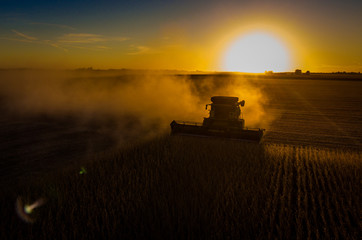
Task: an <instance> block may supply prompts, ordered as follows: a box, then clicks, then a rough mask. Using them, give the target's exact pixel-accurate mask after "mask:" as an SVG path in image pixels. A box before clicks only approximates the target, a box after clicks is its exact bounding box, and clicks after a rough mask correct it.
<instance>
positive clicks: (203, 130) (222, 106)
mask: <svg viewBox="0 0 362 240" xmlns="http://www.w3.org/2000/svg"><path fill="white" fill-rule="evenodd" d="M211 102H212V103H210V104H206V110H207V109H208V108H209V106H210V111H209V117H207V118H204V121H203V123H202V124H200V123H191V122H183V121H182V122H181V121H175V120H174V121H172V122H171V124H170V125H171V135H197V136H213V137H223V138H234V139H240V140H249V141H257V142H259V141H260V140H261V138H262V136H263V133H264V129H260V128H256V129H249V128H245V120H244V119H243V118H242V114H241V109H240V107H243V106H244V105H245V101H244V100H242V101H240V102H239V98H238V97H227V96H214V97H211ZM240 116H241V117H240Z"/></svg>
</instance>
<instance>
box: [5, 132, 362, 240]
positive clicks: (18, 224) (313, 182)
mask: <svg viewBox="0 0 362 240" xmlns="http://www.w3.org/2000/svg"><path fill="white" fill-rule="evenodd" d="M361 157H362V156H361V153H357V152H353V151H339V150H318V149H314V148H311V147H292V146H286V145H259V144H253V143H242V142H236V141H226V140H218V139H199V138H192V137H162V138H157V139H154V140H152V141H149V142H146V143H143V144H139V145H134V146H128V147H124V148H122V149H120V150H119V151H118V152H114V153H112V154H111V153H108V154H101V155H98V156H97V157H95V158H94V160H93V161H92V162H88V164H87V166H86V169H87V173H86V174H79V169H77V168H74V169H68V170H66V171H64V172H61V171H59V172H57V173H55V174H53V175H44V176H43V177H42V178H40V179H38V180H37V181H36V184H34V185H30V186H29V185H26V186H24V187H20V188H18V189H17V190H16V191H10V192H7V193H6V194H1V203H0V204H1V209H2V218H1V226H2V229H3V230H2V231H1V234H2V236H1V238H2V239H15V238H18V239H20V238H26V239H59V238H63V239H98V238H99V237H100V238H103V239H135V238H137V239H138V238H151V239H154V238H158V239H160V238H162V239H174V238H177V239H179V238H192V239H220V238H222V239H223V238H232V239H256V238H258V239H270V238H273V239H274V238H279V239H291V238H297V239H307V238H310V239H359V236H360V221H359V219H360V210H361V209H360V194H359V189H360V173H361V166H362V164H361ZM18 197H21V199H22V202H23V203H31V202H32V201H35V200H37V199H38V198H40V197H42V198H45V199H46V200H47V202H46V204H45V205H44V206H41V207H40V208H39V209H35V211H34V213H32V214H31V215H30V216H31V217H32V218H34V219H35V222H34V223H32V224H29V223H25V222H24V221H22V220H21V219H20V218H19V217H18V216H17V215H16V212H15V210H14V209H15V203H16V199H17V198H18Z"/></svg>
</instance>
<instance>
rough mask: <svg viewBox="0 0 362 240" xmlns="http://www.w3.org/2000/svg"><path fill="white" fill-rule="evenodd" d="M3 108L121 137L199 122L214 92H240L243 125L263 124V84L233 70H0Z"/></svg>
mask: <svg viewBox="0 0 362 240" xmlns="http://www.w3.org/2000/svg"><path fill="white" fill-rule="evenodd" d="M0 74H1V81H0V89H1V90H0V96H1V98H0V99H1V102H2V103H1V104H2V107H3V108H4V109H5V110H6V111H7V112H10V113H13V114H20V115H24V116H34V115H43V116H46V117H50V118H53V117H54V118H58V119H59V118H60V119H66V120H69V119H72V121H75V122H77V123H78V125H79V126H81V127H86V128H87V127H90V128H92V129H97V130H98V131H104V132H106V133H109V134H115V133H117V134H118V136H120V138H122V137H124V138H129V137H140V136H144V137H147V136H154V135H156V134H159V133H161V132H164V131H166V130H168V129H169V123H170V122H171V121H172V120H174V119H176V120H188V121H199V122H200V121H202V119H203V117H206V116H207V114H208V112H207V111H205V110H204V109H205V108H204V104H206V103H209V102H210V97H211V96H214V95H230V96H238V97H239V98H241V100H242V99H245V100H246V106H245V107H244V109H243V113H244V117H245V119H246V123H247V126H249V127H265V125H266V123H267V122H268V121H269V119H267V118H266V114H265V111H264V107H263V106H264V103H265V101H267V98H266V97H265V95H263V93H262V91H261V89H260V88H259V87H257V86H256V85H253V84H252V83H251V82H250V81H248V80H246V79H244V78H242V77H240V76H236V75H235V76H234V75H199V76H196V75H172V74H169V73H165V72H162V71H159V72H155V71H153V72H148V71H140V72H136V71H134V72H131V73H130V72H122V71H32V70H23V71H2V72H1V73H0Z"/></svg>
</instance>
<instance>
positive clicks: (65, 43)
mask: <svg viewBox="0 0 362 240" xmlns="http://www.w3.org/2000/svg"><path fill="white" fill-rule="evenodd" d="M34 24H43V25H51V26H54V24H45V23H34ZM56 26H58V27H64V28H66V27H68V26H65V25H64V26H63V25H56ZM11 31H12V32H13V33H14V34H15V36H14V35H12V36H0V39H3V40H7V41H17V42H29V43H35V44H44V45H48V46H51V47H54V48H57V49H61V50H63V51H69V48H78V49H87V50H94V51H101V50H109V49H111V47H109V46H107V43H110V42H123V41H126V40H129V38H128V37H111V36H105V35H100V34H92V33H67V34H64V35H62V36H60V37H56V38H55V39H52V40H50V39H40V38H37V37H34V36H30V35H27V34H25V33H22V32H20V31H18V30H15V29H12V30H11Z"/></svg>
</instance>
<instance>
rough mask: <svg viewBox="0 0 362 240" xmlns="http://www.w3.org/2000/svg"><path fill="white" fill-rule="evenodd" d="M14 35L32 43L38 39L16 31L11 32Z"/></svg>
mask: <svg viewBox="0 0 362 240" xmlns="http://www.w3.org/2000/svg"><path fill="white" fill-rule="evenodd" d="M11 31H12V32H13V33H15V34H16V35H17V36H19V37H22V38H25V39H27V40H30V41H35V40H37V38H36V37H32V36H29V35H26V34H24V33H21V32H19V31H16V30H14V29H13V30H11Z"/></svg>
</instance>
